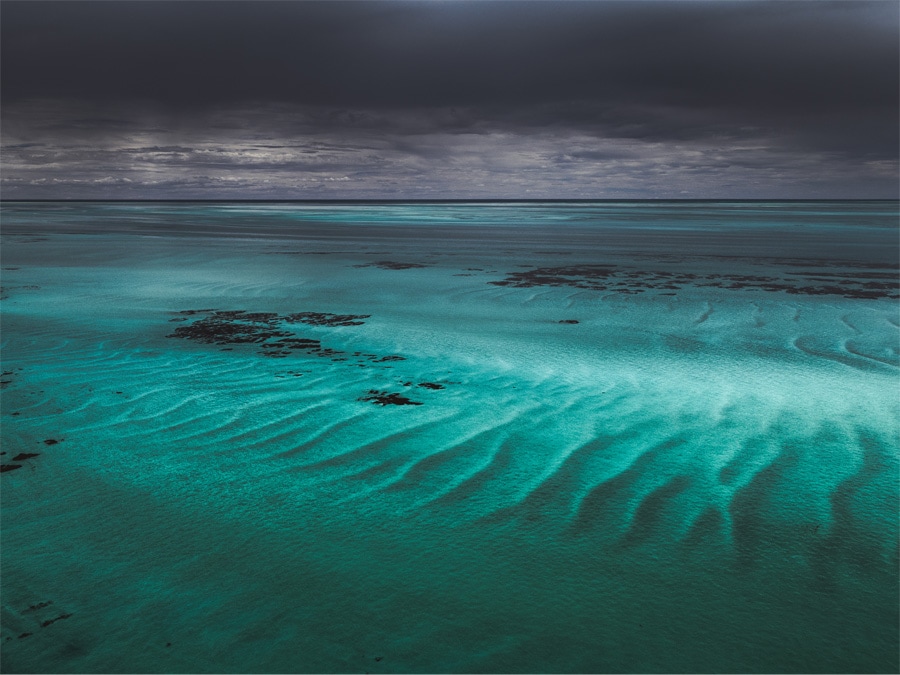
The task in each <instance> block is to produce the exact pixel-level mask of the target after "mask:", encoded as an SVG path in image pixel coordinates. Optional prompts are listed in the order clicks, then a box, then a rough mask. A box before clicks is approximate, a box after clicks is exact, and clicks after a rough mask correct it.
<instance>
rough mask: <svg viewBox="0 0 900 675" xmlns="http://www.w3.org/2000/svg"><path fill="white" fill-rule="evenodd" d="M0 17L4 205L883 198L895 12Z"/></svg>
mask: <svg viewBox="0 0 900 675" xmlns="http://www.w3.org/2000/svg"><path fill="white" fill-rule="evenodd" d="M2 18H3V21H2V23H0V30H2V41H0V50H2V60H0V68H2V78H0V87H2V101H3V107H2V116H3V120H2V121H3V149H2V150H3V152H2V169H3V176H2V180H3V196H4V197H7V198H14V197H28V196H34V197H46V196H59V197H114V196H121V197H165V196H172V197H210V198H215V197H244V196H246V197H257V196H259V197H264V196H269V197H279V198H288V197H297V198H311V197H341V198H353V197H378V196H383V197H405V196H409V197H465V196H471V197H526V196H535V197H616V196H623V197H624V196H630V197H664V196H667V197H678V196H690V197H770V196H771V197H776V196H777V197H790V196H794V197H853V196H859V197H895V196H896V195H897V146H898V132H897V114H898V92H897V85H896V83H897V80H898V38H897V31H896V26H897V21H898V6H897V4H896V3H894V2H849V3H842V2H722V3H710V2H699V3H692V2H671V1H669V2H624V3H623V2H570V3H565V2H562V3H560V2H552V3H551V2H451V3H430V2H404V3H392V2H363V3H357V2H339V3H320V2H286V3H267V2H252V3H251V2H194V3H170V2H164V1H155V2H128V3H110V2H96V3H91V2H79V1H76V2H67V3H50V2H42V3H21V2H16V1H14V0H5V2H4V3H3V8H2Z"/></svg>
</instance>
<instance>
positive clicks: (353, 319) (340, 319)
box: [284, 312, 372, 328]
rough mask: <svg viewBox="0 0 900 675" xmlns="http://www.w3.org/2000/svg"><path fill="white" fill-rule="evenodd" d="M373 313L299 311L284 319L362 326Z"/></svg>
mask: <svg viewBox="0 0 900 675" xmlns="http://www.w3.org/2000/svg"><path fill="white" fill-rule="evenodd" d="M370 316H372V315H371V314H329V313H328V312H298V313H296V314H288V315H287V316H286V317H285V318H284V320H285V321H287V322H289V323H305V324H307V325H309V326H328V327H329V328H333V327H335V326H362V325H363V323H365V322H364V321H360V319H368V318H369V317H370Z"/></svg>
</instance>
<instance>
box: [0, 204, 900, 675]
mask: <svg viewBox="0 0 900 675" xmlns="http://www.w3.org/2000/svg"><path fill="white" fill-rule="evenodd" d="M0 232H2V287H3V289H2V294H0V312H2V315H0V316H2V324H0V339H2V342H0V347H2V371H3V373H2V385H0V386H2V408H0V413H2V415H0V417H2V427H0V429H2V451H0V452H2V456H0V460H2V466H3V473H2V477H0V499H2V504H0V507H2V510H0V528H2V532H0V544H2V550H0V565H2V622H0V624H2V631H0V646H2V670H3V672H30V673H62V672H66V673H113V672H126V673H145V672H146V673H183V672H195V673H206V672H218V673H226V672H247V673H291V672H296V673H303V672H315V673H355V672H359V673H364V672H365V673H380V672H383V673H388V672H393V673H405V672H479V673H490V672H496V673H503V672H535V673H544V672H555V673H564V672H575V673H577V672H581V673H603V672H642V673H651V672H697V673H703V672H822V673H826V672H834V673H841V672H886V673H889V672H897V671H898V669H900V662H898V661H900V658H898V653H900V639H898V635H900V609H898V607H900V604H898V597H900V581H898V579H900V575H898V563H900V535H898V522H900V518H898V504H900V480H898V477H900V472H898V458H900V449H898V440H900V414H898V413H900V395H898V394H900V387H898V384H900V380H898V372H900V370H898V366H900V355H898V352H900V350H898V347H900V343H898V327H900V314H898V306H900V305H898V298H900V290H898V250H900V249H898V203H897V202H895V201H849V202H839V201H820V202H758V201H757V202H709V201H700V202H691V201H684V202H678V201H672V202H665V201H662V202H519V203H516V202H493V203H491V202H473V203H463V202H452V203H379V202H373V203H242V202H218V203H210V202H196V203H182V202H143V203H141V202H118V203H117V202H52V203H51V202H46V203H37V202H34V203H28V202H6V203H4V204H3V205H2V209H0Z"/></svg>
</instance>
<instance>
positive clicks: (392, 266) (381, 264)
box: [354, 260, 428, 270]
mask: <svg viewBox="0 0 900 675" xmlns="http://www.w3.org/2000/svg"><path fill="white" fill-rule="evenodd" d="M354 267H378V268H380V269H383V270H411V269H415V268H418V267H428V265H423V264H422V263H406V262H394V261H392V260H379V261H378V262H371V263H363V264H360V265H354Z"/></svg>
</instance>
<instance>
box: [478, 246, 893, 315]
mask: <svg viewBox="0 0 900 675" xmlns="http://www.w3.org/2000/svg"><path fill="white" fill-rule="evenodd" d="M744 262H746V261H744ZM779 262H780V263H781V264H787V263H786V262H784V261H779ZM802 262H803V265H804V266H807V267H815V265H814V264H811V263H810V261H802ZM860 265H861V264H860ZM846 267H859V265H857V266H852V265H849V264H848V265H846ZM867 269H869V268H867ZM796 277H800V278H796ZM488 283H489V284H492V285H494V286H509V287H512V288H536V287H541V286H551V287H569V288H578V289H582V290H591V291H609V292H612V293H622V294H634V293H643V292H644V291H648V290H652V291H662V290H665V291H673V290H675V291H677V290H681V288H682V287H683V286H685V285H691V286H695V287H710V288H721V289H726V290H762V291H769V292H783V293H790V294H793V295H829V296H840V297H844V298H856V299H872V300H874V299H879V298H894V299H896V298H900V284H898V278H897V273H896V272H894V271H890V272H888V271H879V272H861V271H857V270H856V269H853V270H852V271H840V272H838V271H835V272H820V271H813V272H811V271H803V272H785V273H784V276H769V275H759V274H735V273H727V274H695V273H687V272H675V271H660V270H656V271H651V270H634V269H632V268H622V267H617V266H615V265H572V266H565V267H536V268H532V269H529V270H526V271H521V272H507V274H506V278H505V279H501V280H499V281H489V282H488ZM664 295H672V294H671V293H665V294H664ZM560 323H572V320H567V321H560Z"/></svg>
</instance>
